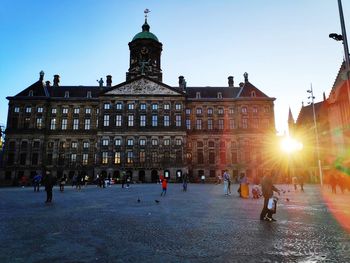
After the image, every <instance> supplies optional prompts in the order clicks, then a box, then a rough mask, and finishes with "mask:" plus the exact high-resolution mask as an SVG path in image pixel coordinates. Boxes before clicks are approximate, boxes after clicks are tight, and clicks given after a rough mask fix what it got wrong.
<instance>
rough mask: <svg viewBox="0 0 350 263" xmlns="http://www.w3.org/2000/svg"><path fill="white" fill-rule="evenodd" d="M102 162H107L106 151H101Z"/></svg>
mask: <svg viewBox="0 0 350 263" xmlns="http://www.w3.org/2000/svg"><path fill="white" fill-rule="evenodd" d="M102 164H108V152H102Z"/></svg>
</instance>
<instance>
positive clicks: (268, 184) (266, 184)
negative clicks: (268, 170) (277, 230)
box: [260, 174, 280, 222]
mask: <svg viewBox="0 0 350 263" xmlns="http://www.w3.org/2000/svg"><path fill="white" fill-rule="evenodd" d="M261 188H262V195H263V196H264V207H263V209H262V211H261V214H260V220H266V221H270V222H271V221H276V219H274V218H273V217H272V210H271V209H268V207H267V205H268V203H269V199H270V198H271V197H272V196H273V192H274V191H275V192H277V193H278V194H280V191H279V190H278V189H277V188H276V187H275V186H274V185H273V183H272V175H271V174H267V175H265V176H264V178H263V180H262V182H261Z"/></svg>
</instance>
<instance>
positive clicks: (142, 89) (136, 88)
mask: <svg viewBox="0 0 350 263" xmlns="http://www.w3.org/2000/svg"><path fill="white" fill-rule="evenodd" d="M104 95H168V96H171V95H175V96H178V95H182V94H181V92H179V91H177V90H174V89H173V88H171V87H170V86H167V85H165V84H162V83H157V82H154V81H152V80H150V79H148V78H140V79H135V80H133V81H128V82H125V83H122V84H119V85H117V86H115V87H113V88H112V89H111V90H109V91H106V92H105V93H104Z"/></svg>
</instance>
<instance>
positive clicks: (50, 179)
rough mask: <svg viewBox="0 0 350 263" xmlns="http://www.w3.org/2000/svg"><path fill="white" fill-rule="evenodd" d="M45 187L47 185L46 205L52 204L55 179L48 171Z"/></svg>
mask: <svg viewBox="0 0 350 263" xmlns="http://www.w3.org/2000/svg"><path fill="white" fill-rule="evenodd" d="M44 185H45V191H46V202H45V203H51V202H52V188H53V185H54V178H53V177H52V174H51V173H50V172H49V171H47V172H46V174H45V178H44Z"/></svg>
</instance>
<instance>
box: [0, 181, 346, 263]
mask: <svg viewBox="0 0 350 263" xmlns="http://www.w3.org/2000/svg"><path fill="white" fill-rule="evenodd" d="M277 187H278V188H280V189H282V190H283V191H284V192H285V193H282V194H281V195H280V197H279V203H278V211H277V214H276V215H275V218H276V219H277V222H265V221H260V220H259V214H260V211H261V208H262V203H263V199H258V200H254V199H241V198H239V197H238V195H237V188H238V185H234V186H233V189H232V190H233V191H232V195H231V196H224V194H223V185H213V184H189V186H188V191H187V192H182V185H181V184H170V185H169V187H168V193H167V194H166V196H165V197H160V193H161V186H160V185H159V184H134V185H131V187H130V188H127V189H126V188H124V189H122V188H121V186H120V185H113V186H111V187H107V188H105V189H101V188H98V187H96V186H87V187H86V188H83V189H82V190H81V191H78V190H76V189H75V188H72V187H71V186H67V187H66V189H65V191H64V192H63V193H60V192H59V189H58V187H55V188H54V194H53V203H52V204H45V203H44V201H45V197H46V194H45V191H44V189H43V188H42V189H41V190H40V192H39V193H34V192H33V189H32V188H30V187H27V188H2V189H1V190H0V196H1V198H0V220H1V224H0V231H1V234H0V242H1V248H0V262H50V263H54V262H350V235H349V233H350V202H349V201H350V193H348V192H346V193H345V194H341V193H337V195H332V194H331V193H330V190H329V189H328V188H327V187H324V190H323V191H321V190H320V187H319V186H315V185H306V186H305V192H300V191H297V192H295V191H294V189H292V186H286V185H277ZM138 199H139V200H140V202H138V201H137V200H138ZM155 200H159V201H160V202H159V203H157V202H156V201H155Z"/></svg>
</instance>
